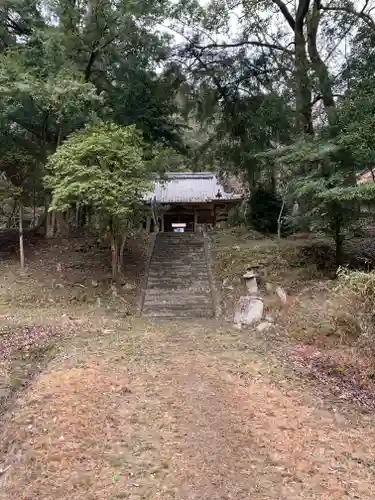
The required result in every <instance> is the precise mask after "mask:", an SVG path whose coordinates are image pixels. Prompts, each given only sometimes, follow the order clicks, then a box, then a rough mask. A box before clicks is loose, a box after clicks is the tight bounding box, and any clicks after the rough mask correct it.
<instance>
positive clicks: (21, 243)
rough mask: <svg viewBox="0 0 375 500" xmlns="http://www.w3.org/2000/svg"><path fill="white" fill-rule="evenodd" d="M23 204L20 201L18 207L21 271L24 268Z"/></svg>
mask: <svg viewBox="0 0 375 500" xmlns="http://www.w3.org/2000/svg"><path fill="white" fill-rule="evenodd" d="M22 219H23V205H22V201H20V209H19V236H20V264H21V271H23V270H24V269H25V252H24V248H23V220H22Z"/></svg>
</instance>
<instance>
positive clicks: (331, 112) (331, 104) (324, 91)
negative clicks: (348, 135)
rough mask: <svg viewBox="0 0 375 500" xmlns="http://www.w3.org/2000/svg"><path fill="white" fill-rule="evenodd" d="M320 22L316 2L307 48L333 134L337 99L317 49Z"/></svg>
mask: <svg viewBox="0 0 375 500" xmlns="http://www.w3.org/2000/svg"><path fill="white" fill-rule="evenodd" d="M319 21H320V0H314V3H313V6H312V9H311V13H310V14H309V16H308V18H307V48H308V51H309V56H310V60H311V63H312V67H313V70H314V72H315V75H316V77H317V80H318V87H319V92H320V94H321V96H322V101H323V104H324V109H325V110H326V113H327V118H328V123H329V125H330V126H331V127H333V130H332V133H335V132H336V131H335V130H334V128H335V126H336V124H337V113H336V107H335V99H334V96H333V92H332V83H331V80H330V77H329V72H328V68H327V65H326V64H325V63H324V61H323V59H322V58H321V57H320V54H319V51H318V48H317V42H316V40H317V34H318V28H319Z"/></svg>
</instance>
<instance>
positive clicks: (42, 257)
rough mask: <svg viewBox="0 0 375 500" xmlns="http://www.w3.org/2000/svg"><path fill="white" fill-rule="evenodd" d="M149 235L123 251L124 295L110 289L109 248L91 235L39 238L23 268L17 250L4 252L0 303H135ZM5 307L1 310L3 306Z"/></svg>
mask: <svg viewBox="0 0 375 500" xmlns="http://www.w3.org/2000/svg"><path fill="white" fill-rule="evenodd" d="M147 244H148V241H147V238H146V237H145V235H142V237H141V238H139V239H136V240H129V242H128V245H127V247H126V248H125V252H124V261H125V264H126V266H125V267H124V276H123V281H122V285H123V286H122V289H121V290H120V298H119V299H114V297H113V294H112V292H111V289H110V284H111V270H110V251H109V249H108V247H107V246H106V245H103V244H100V243H99V242H98V241H97V239H96V238H94V237H93V236H90V235H84V236H75V237H70V238H69V239H64V238H60V239H53V240H50V241H48V240H43V239H39V240H36V241H34V246H30V247H29V248H27V249H26V269H25V272H24V273H21V272H20V270H19V263H18V259H17V255H16V254H13V255H3V257H5V258H3V260H2V261H1V262H0V273H1V284H0V309H2V310H5V311H7V310H8V309H12V308H15V309H17V310H19V308H23V307H26V308H29V307H30V305H36V304H37V305H38V307H48V306H51V305H52V306H56V305H58V306H59V307H62V308H65V309H70V308H71V307H75V306H79V305H82V304H84V305H89V306H93V305H97V304H100V305H101V306H104V307H107V306H109V307H114V308H116V307H117V308H121V309H122V310H124V308H127V309H128V311H129V312H131V311H132V309H133V307H134V302H135V297H136V292H137V286H138V283H139V278H140V274H141V273H142V272H143V265H144V258H145V251H146V248H147ZM121 296H122V299H121ZM0 312H1V310H0Z"/></svg>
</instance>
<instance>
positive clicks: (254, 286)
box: [243, 270, 258, 295]
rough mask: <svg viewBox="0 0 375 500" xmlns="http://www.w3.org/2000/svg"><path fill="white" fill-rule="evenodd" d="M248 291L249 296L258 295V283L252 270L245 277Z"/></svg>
mask: <svg viewBox="0 0 375 500" xmlns="http://www.w3.org/2000/svg"><path fill="white" fill-rule="evenodd" d="M243 279H244V280H245V285H246V289H247V291H248V294H249V295H258V283H257V276H256V273H255V272H254V271H252V270H249V271H246V273H245V274H244V275H243Z"/></svg>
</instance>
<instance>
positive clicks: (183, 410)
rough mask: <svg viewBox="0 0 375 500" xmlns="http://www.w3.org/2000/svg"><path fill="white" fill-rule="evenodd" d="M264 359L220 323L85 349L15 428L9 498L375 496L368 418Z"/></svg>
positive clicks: (51, 377) (110, 332)
mask: <svg viewBox="0 0 375 500" xmlns="http://www.w3.org/2000/svg"><path fill="white" fill-rule="evenodd" d="M267 349H268V348H267V345H266V344H264V343H263V342H262V340H261V339H259V338H256V337H252V336H251V335H249V333H248V332H247V333H243V332H237V331H232V330H230V329H228V328H226V327H223V326H220V325H218V324H215V323H212V322H200V323H197V324H189V323H184V322H179V323H176V322H164V323H154V324H152V323H144V322H141V321H139V322H135V323H134V324H133V325H131V328H128V329H126V331H121V330H119V329H118V325H113V328H112V329H110V328H109V329H108V328H107V329H106V330H105V331H102V332H99V333H96V335H95V336H93V335H91V336H90V335H87V336H86V337H85V338H83V339H77V340H76V341H75V342H73V343H71V344H70V345H69V347H67V348H66V349H65V350H63V351H62V352H61V353H60V355H59V356H58V358H57V359H56V360H55V361H54V362H53V364H52V365H51V366H50V368H49V370H48V371H46V372H45V373H44V374H43V375H42V376H41V377H40V378H39V379H38V381H36V382H35V384H34V385H33V387H32V388H31V389H29V390H28V391H27V392H26V393H25V394H24V395H23V396H22V397H21V398H20V400H19V402H18V404H17V408H16V409H15V411H14V413H13V415H12V418H11V419H10V420H9V422H8V424H7V429H6V433H5V436H3V440H4V442H5V443H6V450H5V451H6V452H7V453H6V454H5V464H6V465H10V469H9V470H8V471H7V472H6V474H4V475H3V476H2V477H0V499H1V500H8V499H10V498H17V499H24V500H31V499H38V500H55V499H61V500H62V499H65V498H70V499H72V500H83V499H85V500H94V499H95V500H96V499H97V500H104V499H105V500H114V499H120V498H127V499H132V500H141V499H148V500H158V499H160V500H161V499H162V500H172V499H175V500H198V499H199V500H224V499H225V500H226V499H236V500H242V499H250V498H251V499H252V500H256V499H279V500H282V499H288V500H293V499H302V498H303V499H322V500H323V499H344V498H360V499H362V500H365V499H373V498H375V477H374V473H375V461H374V458H373V457H374V456H375V454H374V452H375V427H374V425H373V423H374V422H373V418H372V417H371V416H369V415H364V414H361V413H359V412H358V411H357V410H355V409H353V410H352V411H351V412H349V413H348V414H347V415H343V414H341V413H339V411H338V410H336V409H335V408H334V409H332V408H331V409H328V408H327V407H325V406H324V405H322V403H321V401H320V400H319V399H317V398H316V397H315V396H314V395H313V393H312V392H311V393H310V389H309V387H308V386H306V387H303V385H301V383H300V382H298V380H295V379H294V378H293V377H289V376H288V374H287V373H286V372H285V370H283V369H282V368H281V366H279V365H278V363H277V360H276V359H275V358H274V356H273V355H272V353H271V352H269V351H268V350H267ZM334 410H336V411H334Z"/></svg>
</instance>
